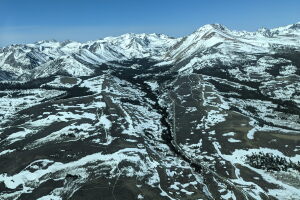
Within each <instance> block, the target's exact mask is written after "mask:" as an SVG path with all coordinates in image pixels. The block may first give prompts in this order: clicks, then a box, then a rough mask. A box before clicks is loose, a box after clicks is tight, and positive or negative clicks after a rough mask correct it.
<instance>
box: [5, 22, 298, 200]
mask: <svg viewBox="0 0 300 200" xmlns="http://www.w3.org/2000/svg"><path fill="white" fill-rule="evenodd" d="M299 33H300V29H299V23H297V24H293V25H288V26H285V27H279V28H275V29H260V30H258V31H257V32H246V31H233V30H229V29H228V28H226V27H225V26H222V25H220V24H211V25H205V26H203V27H201V28H199V29H198V30H196V31H195V32H194V33H192V34H190V35H188V36H186V37H183V38H170V37H168V36H165V35H159V34H125V35H121V36H119V37H107V38H104V39H101V40H96V41H89V42H86V43H79V42H74V41H65V42H57V41H40V42H37V43H34V44H27V45H11V46H8V47H5V48H2V49H0V199H1V200H2V199H4V200H12V199H16V200H22V199H40V200H43V199H44V200H45V199H53V200H62V199H70V200H75V199H111V200H117V199H158V200H160V199H168V200H174V199H176V200H181V199H191V200H196V199H204V200H210V199H220V200H228V199H242V200H243V199H247V200H254V199H255V200H256V199H257V200H264V199H278V200H285V199H287V200H289V199H300V185H299V183H300V156H299V155H300V145H299V144H300V45H299V41H300V38H299V35H300V34H299ZM16 80H19V81H16ZM20 80H22V81H20Z"/></svg>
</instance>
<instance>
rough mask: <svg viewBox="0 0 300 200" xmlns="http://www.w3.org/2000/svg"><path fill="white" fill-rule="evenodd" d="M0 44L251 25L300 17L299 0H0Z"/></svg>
mask: <svg viewBox="0 0 300 200" xmlns="http://www.w3.org/2000/svg"><path fill="white" fill-rule="evenodd" d="M0 15H1V20H0V46H5V45H8V44H14V43H29V42H34V41H38V40H43V39H56V40H66V39H71V40H77V41H87V40H95V39H99V38H102V37H105V36H111V35H112V36H117V35H120V34H123V33H127V32H134V33H143V32H146V33H152V32H156V33H164V34H167V35H170V36H174V37H178V36H183V35H186V34H189V33H191V32H193V31H194V30H196V29H197V28H199V27H200V26H203V25H205V24H209V23H220V24H224V25H225V26H227V27H228V28H231V29H235V30H248V31H255V30H257V29H258V28H261V27H267V28H273V27H277V26H283V25H287V24H292V23H296V22H299V21H300V1H299V0H288V1H284V0H182V1H179V0H148V1H146V0H1V1H0Z"/></svg>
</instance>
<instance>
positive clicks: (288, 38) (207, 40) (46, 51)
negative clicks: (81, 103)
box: [0, 23, 300, 80]
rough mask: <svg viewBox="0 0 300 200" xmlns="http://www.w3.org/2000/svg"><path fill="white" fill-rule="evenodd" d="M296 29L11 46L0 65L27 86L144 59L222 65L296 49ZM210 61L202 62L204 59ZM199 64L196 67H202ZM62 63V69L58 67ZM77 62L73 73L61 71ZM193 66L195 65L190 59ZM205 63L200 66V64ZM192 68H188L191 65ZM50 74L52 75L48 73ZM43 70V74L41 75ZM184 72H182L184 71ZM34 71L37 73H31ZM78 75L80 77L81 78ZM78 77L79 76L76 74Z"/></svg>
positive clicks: (212, 30) (0, 55)
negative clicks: (30, 82) (63, 74)
mask: <svg viewBox="0 0 300 200" xmlns="http://www.w3.org/2000/svg"><path fill="white" fill-rule="evenodd" d="M299 26H300V24H299V23H297V24H293V25H288V26H285V27H279V28H275V29H260V30H258V31H257V32H246V31H231V30H229V29H228V28H226V27H225V26H223V25H220V24H209V25H205V26H203V27H201V28H199V29H198V30H197V31H195V32H194V33H192V34H190V35H188V36H186V37H183V38H171V37H168V36H166V35H162V34H132V33H131V34H124V35H121V36H119V37H106V38H104V39H100V40H96V41H89V42H86V43H78V42H73V41H65V42H57V41H40V42H37V43H34V44H27V45H11V46H8V47H5V48H2V49H0V65H1V70H2V71H3V72H2V74H4V73H10V74H12V75H13V76H12V77H11V76H9V77H8V78H10V79H11V78H14V79H16V80H28V79H31V78H34V77H36V76H33V77H32V76H31V75H32V74H36V73H38V74H41V75H42V76H49V75H53V74H59V73H60V72H66V73H67V74H69V75H74V76H80V75H87V74H90V73H91V71H93V69H92V68H91V67H90V66H92V65H94V66H95V65H98V64H101V63H106V62H110V61H120V60H128V59H135V58H149V59H154V60H157V61H163V62H166V61H167V62H169V63H173V64H178V63H180V62H182V61H185V62H188V60H191V59H192V58H195V57H202V58H201V59H202V60H203V59H204V60H205V62H209V61H208V60H207V59H209V60H210V59H217V58H218V56H220V60H221V61H224V62H225V61H226V59H225V58H222V57H228V56H226V55H228V54H230V56H232V55H236V54H237V53H241V54H242V53H246V54H259V53H267V52H271V51H274V50H276V49H284V48H289V49H291V48H293V49H299V46H300V42H299V37H300V28H299ZM212 51H213V55H214V56H215V57H214V58H207V57H203V55H206V54H209V55H210V57H212V53H211V52H212ZM201 59H200V60H199V59H198V61H197V62H201ZM61 62H63V64H61ZM74 62H77V64H76V65H77V66H78V67H79V66H80V67H79V68H81V69H82V68H84V67H87V68H89V69H88V70H87V71H84V72H82V70H80V69H79V71H78V72H76V70H75V71H72V72H71V71H70V70H68V69H63V68H64V66H65V67H66V68H68V65H71V64H72V63H74ZM192 62H195V59H193V61H192ZM202 62H204V61H202ZM191 64H192V63H191ZM49 68H51V70H49ZM43 69H44V70H45V71H44V72H42V71H43ZM185 69H187V67H185V68H184V70H185ZM36 70H37V71H38V72H36ZM80 71H81V72H80ZM81 73H82V74H81ZM3 77H6V76H3Z"/></svg>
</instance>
